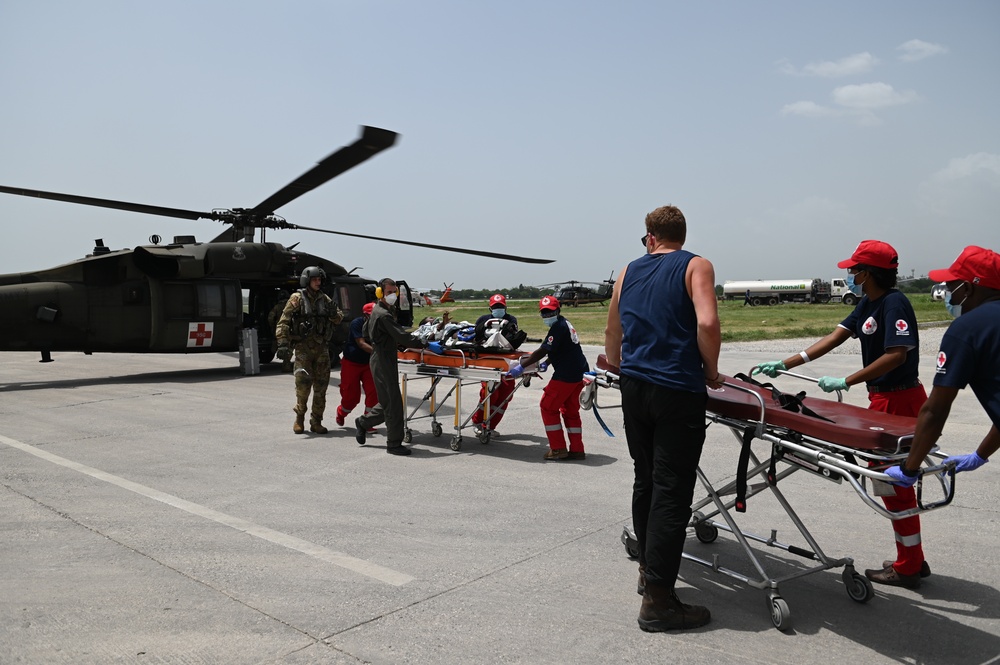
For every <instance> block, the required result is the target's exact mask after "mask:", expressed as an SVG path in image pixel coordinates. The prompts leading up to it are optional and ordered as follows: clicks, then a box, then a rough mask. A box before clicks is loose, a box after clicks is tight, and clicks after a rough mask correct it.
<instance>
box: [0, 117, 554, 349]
mask: <svg viewBox="0 0 1000 665" xmlns="http://www.w3.org/2000/svg"><path fill="white" fill-rule="evenodd" d="M397 137H398V134H397V133H396V132H393V131H390V130H386V129H380V128H377V127H368V126H363V127H362V128H361V136H360V137H359V138H358V139H357V140H356V141H355V142H354V143H352V144H350V145H348V146H345V147H343V148H341V149H339V150H337V151H335V152H333V153H331V154H330V155H328V156H327V157H326V158H324V159H323V160H321V161H320V162H319V163H317V164H316V166H314V167H313V168H312V169H310V170H308V171H306V172H305V173H304V174H302V175H301V176H299V177H298V178H296V179H295V180H293V181H292V182H291V183H289V184H288V185H286V186H285V187H283V188H281V189H280V190H278V191H277V192H275V193H274V194H272V195H271V196H269V197H268V198H266V199H264V200H263V201H262V202H261V203H259V204H258V205H256V206H254V207H253V208H231V209H229V208H226V209H223V208H216V209H213V210H212V211H211V212H199V211H195V210H185V209H180V208H168V207H162V206H154V205H147V204H142V203H129V202H125V201H116V200H112V199H103V198H93V197H87V196H77V195H73V194H61V193H56V192H45V191H41V190H33V189H23V188H17V187H9V186H4V185H0V192H2V193H7V194H15V195H20V196H29V197H36V198H42V199H50V200H55V201H63V202H67V203H77V204H82V205H90V206H97V207H102V208H112V209H117V210H126V211H131V212H137V213H144V214H149V215H160V216H164V217H173V218H179V219H190V220H197V219H210V220H214V221H218V222H222V223H223V224H225V225H227V226H226V228H225V230H223V231H222V233H220V234H219V235H217V236H216V237H215V238H213V239H212V240H210V241H208V242H198V241H197V240H196V239H195V237H194V236H189V235H185V236H175V237H174V238H173V241H172V242H169V243H162V239H161V238H160V236H158V235H153V236H151V237H150V243H151V244H149V245H141V246H137V247H135V248H132V249H121V250H112V249H111V248H110V247H108V246H107V245H106V244H105V243H104V241H103V239H97V240H96V241H95V246H94V249H93V251H92V252H91V253H90V254H88V255H86V256H85V257H84V258H82V259H78V260H76V261H73V262H71V263H67V264H64V265H60V266H56V267H54V268H49V269H46V270H39V271H36V272H23V273H11V274H6V275H0V310H2V311H3V313H4V314H3V317H0V351H38V352H40V353H41V356H42V358H41V361H40V362H51V361H52V353H53V352H64V351H71V352H83V353H85V354H87V355H90V354H92V353H96V352H119V353H205V352H213V353H219V352H232V351H238V350H239V349H240V342H241V340H242V332H243V330H244V329H256V331H257V339H258V358H259V360H260V362H261V363H262V364H265V363H268V362H270V361H271V360H273V358H274V355H275V349H276V347H275V344H274V327H273V323H270V322H269V321H268V315H269V314H270V313H271V312H272V310H274V309H275V306H276V305H278V304H279V303H280V302H281V301H282V299H286V298H287V297H288V295H290V294H291V293H292V292H293V291H295V290H296V289H298V288H299V277H298V275H299V273H300V272H301V271H302V269H304V268H306V267H308V266H319V267H320V268H322V269H323V271H324V272H325V273H326V275H327V279H326V280H325V281H324V284H323V290H324V291H325V292H326V293H327V294H328V295H330V297H332V298H333V299H334V301H335V302H337V304H338V305H339V306H340V308H341V309H342V310H343V311H344V322H343V324H342V325H341V330H338V331H337V332H336V334H334V336H333V340H332V341H331V357H332V358H336V355H335V354H339V353H340V351H341V350H342V345H343V344H344V343H345V342H346V340H347V334H348V326H349V324H350V321H351V320H352V319H353V318H354V317H357V316H360V315H361V309H362V307H363V306H364V304H365V303H366V302H371V301H372V300H374V298H375V284H376V282H375V280H372V279H367V278H364V277H361V276H360V275H356V274H354V270H357V268H353V269H351V270H350V271H348V270H346V269H345V268H344V267H343V266H342V265H340V264H338V263H335V262H333V261H330V260H328V259H324V258H321V257H319V256H314V255H312V254H308V253H305V252H301V251H298V250H296V249H295V248H296V247H297V246H298V243H296V244H294V245H292V246H290V247H285V246H283V245H281V244H279V243H276V242H268V241H267V239H266V231H267V230H268V229H274V230H285V229H288V230H306V231H316V232H320V233H331V234H335V235H343V236H349V237H354V238H366V239H368V240H376V241H380V242H391V243H396V244H402V245H408V246H411V247H423V248H427V249H437V250H442V251H449V252H458V253H462V254H472V255H476V256H484V257H489V258H495V259H503V260H510V261H521V262H525V263H551V262H552V261H551V260H550V259H534V258H527V257H519V256H508V255H506V254H498V253H494V252H486V251H481V250H472V249H461V248H457V247H450V246H444V245H433V244H428V243H423V242H413V241H407V240H399V239H395V238H377V237H371V236H368V235H365V234H359V233H348V232H344V231H332V230H328V229H321V228H314V227H308V226H298V225H295V224H291V223H289V222H287V221H286V220H285V219H284V218H282V217H280V216H279V215H276V214H275V210H277V209H278V208H280V207H282V206H283V205H285V204H287V203H289V202H291V201H293V200H295V199H296V198H298V197H299V196H301V195H303V194H305V193H306V192H309V191H311V190H313V189H315V188H316V187H319V186H320V185H322V184H324V183H326V182H327V181H329V180H331V179H332V178H334V177H336V176H338V175H340V174H342V173H344V172H345V171H347V170H349V169H351V168H353V167H355V166H357V165H359V164H361V163H362V162H364V161H366V160H368V159H369V158H371V157H373V156H375V155H376V154H378V153H380V152H382V151H384V150H386V149H388V148H390V147H392V146H393V145H394V144H395V143H396V139H397ZM258 230H259V231H260V241H259V242H257V241H256V238H257V231H258ZM161 243H162V244H161ZM398 284H399V288H400V290H401V292H402V293H401V297H400V305H401V306H400V308H399V311H398V313H397V314H398V317H397V318H398V320H399V322H400V324H401V325H403V326H406V327H409V326H412V324H413V312H412V305H410V303H412V302H413V297H412V294H411V293H410V290H409V287H408V286H407V285H406V283H405V282H398ZM272 318H273V317H272Z"/></svg>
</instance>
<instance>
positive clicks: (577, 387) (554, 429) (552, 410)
mask: <svg viewBox="0 0 1000 665" xmlns="http://www.w3.org/2000/svg"><path fill="white" fill-rule="evenodd" d="M581 390H583V381H576V382H573V383H570V382H568V381H557V380H556V379H551V380H549V382H548V384H546V386H545V388H544V389H543V390H542V401H541V402H540V403H539V405H538V406H539V408H540V409H541V412H542V424H543V425H544V426H545V436H546V437H547V438H548V440H549V448H551V449H552V450H566V439H565V438H564V437H563V428H562V424H561V423H560V420H559V419H560V416H561V417H562V420H563V421H564V422H565V423H566V434H568V435H569V449H570V450H571V451H572V452H575V453H582V452H583V421H582V420H581V419H580V391H581Z"/></svg>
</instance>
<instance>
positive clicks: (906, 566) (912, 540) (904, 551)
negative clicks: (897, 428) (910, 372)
mask: <svg viewBox="0 0 1000 665" xmlns="http://www.w3.org/2000/svg"><path fill="white" fill-rule="evenodd" d="M868 401H869V404H868V408H869V409H871V410H872V411H881V412H882V413H891V414H894V415H897V416H911V417H914V418H915V417H916V416H917V413H918V412H919V411H920V407H921V406H923V404H924V402H926V401H927V393H926V392H925V391H924V387H923V386H917V387H916V388H910V389H909V390H900V391H899V392H895V393H868ZM893 489H894V490H895V492H896V495H895V496H883V497H882V503H884V504H885V507H886V508H887V509H888V510H892V511H899V510H906V509H907V508H914V507H915V506H916V505H917V493H916V491H915V490H914V489H913V488H912V487H897V486H895V485H894V486H893ZM892 530H893V531H894V532H895V535H896V563H894V564H893V568H895V569H896V572H897V573H899V574H900V575H916V574H917V573H919V572H920V567H921V566H922V565H923V563H924V548H923V546H922V545H921V543H920V517H919V516H917V515H914V516H913V517H907V518H906V519H902V520H895V521H894V522H893V523H892Z"/></svg>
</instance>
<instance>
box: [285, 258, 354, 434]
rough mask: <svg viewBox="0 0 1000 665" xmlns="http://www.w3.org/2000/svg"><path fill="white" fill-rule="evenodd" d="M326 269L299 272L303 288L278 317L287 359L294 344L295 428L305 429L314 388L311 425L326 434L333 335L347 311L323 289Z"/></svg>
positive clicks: (297, 429)
mask: <svg viewBox="0 0 1000 665" xmlns="http://www.w3.org/2000/svg"><path fill="white" fill-rule="evenodd" d="M325 279H326V273H325V272H324V271H323V269H322V268H318V267H316V266H310V267H308V268H306V269H304V270H303V271H302V274H300V275H299V284H300V285H301V286H302V288H301V289H299V290H298V291H296V292H295V293H293V294H292V295H291V297H290V298H289V299H288V302H287V303H285V309H284V310H283V311H282V312H281V319H279V320H278V328H277V334H276V336H277V338H278V357H279V358H281V359H282V360H287V359H289V358H291V357H292V347H293V346H294V348H295V372H294V375H295V409H294V411H295V424H294V425H293V426H292V431H293V432H295V433H296V434H302V432H303V431H305V416H306V409H307V408H308V407H307V403H308V401H309V392H310V390H311V391H313V400H312V413H311V414H310V417H309V429H310V430H311V431H313V432H315V433H316V434H326V432H327V429H326V428H325V427H323V411H324V410H326V389H327V387H328V386H329V385H330V338H331V337H332V336H333V332H334V328H335V327H337V326H338V325H340V322H341V321H342V320H343V318H344V315H343V313H342V312H341V311H340V308H339V307H338V306H337V304H336V303H335V302H333V299H332V298H330V296H328V295H326V294H325V293H323V292H322V291H321V290H320V287H321V286H322V285H323V281H324V280H325Z"/></svg>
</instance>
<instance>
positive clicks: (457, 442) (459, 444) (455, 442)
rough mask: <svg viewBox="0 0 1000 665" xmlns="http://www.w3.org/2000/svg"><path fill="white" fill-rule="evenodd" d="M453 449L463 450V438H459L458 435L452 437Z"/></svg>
mask: <svg viewBox="0 0 1000 665" xmlns="http://www.w3.org/2000/svg"><path fill="white" fill-rule="evenodd" d="M451 449H452V450H461V449H462V440H461V439H460V438H458V437H457V436H453V437H451Z"/></svg>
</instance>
